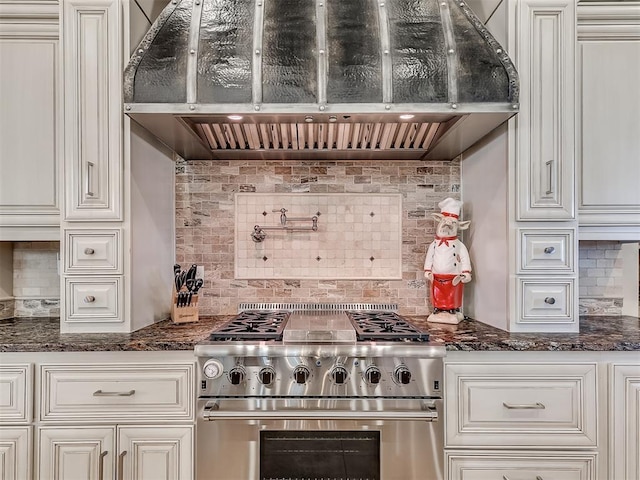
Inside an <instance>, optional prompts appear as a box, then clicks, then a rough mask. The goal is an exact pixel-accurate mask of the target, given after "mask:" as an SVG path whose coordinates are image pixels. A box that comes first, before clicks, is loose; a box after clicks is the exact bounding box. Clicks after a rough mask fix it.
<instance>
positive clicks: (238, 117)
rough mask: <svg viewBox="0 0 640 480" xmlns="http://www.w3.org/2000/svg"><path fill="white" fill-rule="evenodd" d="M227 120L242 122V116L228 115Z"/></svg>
mask: <svg viewBox="0 0 640 480" xmlns="http://www.w3.org/2000/svg"><path fill="white" fill-rule="evenodd" d="M227 118H228V119H229V120H242V115H229V116H228V117H227Z"/></svg>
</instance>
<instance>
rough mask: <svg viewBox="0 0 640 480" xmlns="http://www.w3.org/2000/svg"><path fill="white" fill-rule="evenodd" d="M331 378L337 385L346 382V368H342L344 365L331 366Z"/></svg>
mask: <svg viewBox="0 0 640 480" xmlns="http://www.w3.org/2000/svg"><path fill="white" fill-rule="evenodd" d="M331 378H332V379H333V381H334V382H335V383H336V384H338V385H342V384H344V383H346V382H347V369H346V368H344V367H341V366H336V367H333V370H331Z"/></svg>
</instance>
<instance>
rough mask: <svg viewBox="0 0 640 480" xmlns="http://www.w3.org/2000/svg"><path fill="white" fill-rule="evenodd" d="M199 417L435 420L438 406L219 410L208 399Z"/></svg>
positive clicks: (217, 406)
mask: <svg viewBox="0 0 640 480" xmlns="http://www.w3.org/2000/svg"><path fill="white" fill-rule="evenodd" d="M202 415H203V417H204V418H205V419H206V420H274V419H275V420H291V419H302V420H305V419H309V420H312V419H313V420H316V419H317V420H327V419H330V420H394V421H396V420H405V421H416V420H420V421H425V422H435V421H437V420H438V418H439V416H438V410H437V408H436V407H435V405H431V404H426V403H425V404H423V405H422V408H421V409H407V410H402V409H393V410H388V411H387V410H384V409H381V410H335V409H330V408H327V409H326V410H317V409H314V410H309V409H303V408H300V409H295V408H293V409H292V408H286V407H283V408H274V409H269V410H252V409H247V410H223V409H221V403H220V401H219V400H218V401H215V402H208V403H207V405H205V407H204V409H203V412H202Z"/></svg>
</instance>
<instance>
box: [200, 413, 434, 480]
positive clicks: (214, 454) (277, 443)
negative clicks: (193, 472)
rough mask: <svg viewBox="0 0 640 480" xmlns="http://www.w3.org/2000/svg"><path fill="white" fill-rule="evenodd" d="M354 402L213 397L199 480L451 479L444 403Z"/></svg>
mask: <svg viewBox="0 0 640 480" xmlns="http://www.w3.org/2000/svg"><path fill="white" fill-rule="evenodd" d="M305 402H306V403H309V402H307V401H305ZM323 402H330V401H323ZM323 402H321V403H323ZM231 403H232V404H233V403H235V402H233V401H231ZM303 403H304V402H303ZM311 403H313V404H314V405H317V401H314V402H311ZM334 403H335V402H334ZM349 403H350V404H351V407H354V408H353V409H352V410H351V411H348V410H345V409H341V408H339V409H334V410H330V409H325V408H323V409H313V408H291V403H290V402H289V404H288V405H281V406H282V408H276V409H258V410H251V409H249V410H232V409H229V408H225V402H224V400H223V401H221V402H220V405H221V406H220V407H214V408H213V409H212V408H211V407H212V403H211V402H205V401H200V405H199V412H198V413H199V416H198V423H197V427H196V464H197V477H196V478H197V480H220V479H224V480H275V479H283V478H285V479H291V480H301V479H305V480H306V479H309V478H311V479H315V478H318V479H321V478H324V479H334V478H335V479H347V478H348V479H350V480H360V479H362V480H366V479H368V480H441V479H443V478H444V473H443V472H444V466H443V462H444V446H443V435H444V431H443V425H442V418H441V416H440V415H439V414H440V413H441V412H442V400H433V401H430V402H429V404H428V406H427V407H426V408H421V409H412V410H413V411H411V410H408V409H404V408H401V407H402V405H400V406H399V405H398V402H397V401H391V402H389V404H388V406H387V408H385V402H384V401H377V406H378V408H376V409H375V410H373V409H370V410H369V411H366V410H363V409H358V408H357V405H353V401H351V402H349ZM400 403H402V402H400ZM414 404H415V402H412V405H411V407H413V406H415V405H414ZM213 405H216V404H215V403H214V404H213ZM300 406H301V405H297V406H296V407H300ZM306 406H307V407H309V406H310V405H306ZM323 406H326V405H323ZM278 417H279V418H278Z"/></svg>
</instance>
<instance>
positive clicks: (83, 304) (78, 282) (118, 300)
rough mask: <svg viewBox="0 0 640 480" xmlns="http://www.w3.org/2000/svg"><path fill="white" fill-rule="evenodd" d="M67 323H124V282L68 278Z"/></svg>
mask: <svg viewBox="0 0 640 480" xmlns="http://www.w3.org/2000/svg"><path fill="white" fill-rule="evenodd" d="M66 293H67V295H66V302H67V318H66V321H67V322H69V323H72V322H95V321H98V320H99V321H100V322H101V323H102V322H122V312H121V310H122V299H123V291H122V281H121V279H120V277H112V278H87V277H82V278H67V279H66Z"/></svg>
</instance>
